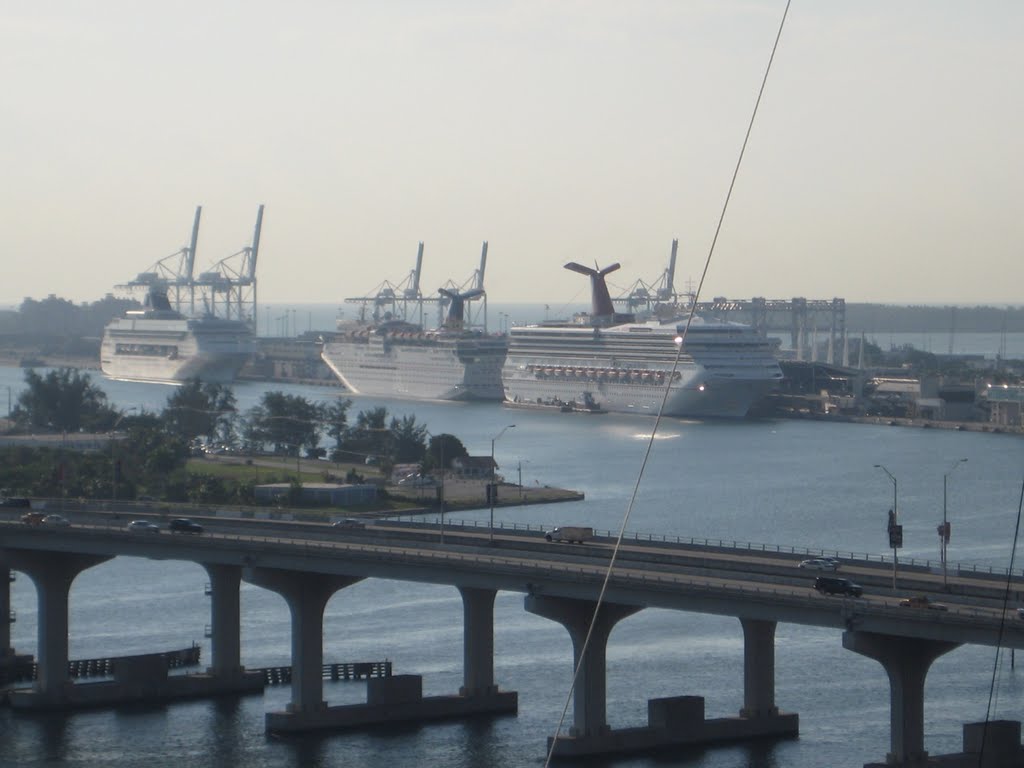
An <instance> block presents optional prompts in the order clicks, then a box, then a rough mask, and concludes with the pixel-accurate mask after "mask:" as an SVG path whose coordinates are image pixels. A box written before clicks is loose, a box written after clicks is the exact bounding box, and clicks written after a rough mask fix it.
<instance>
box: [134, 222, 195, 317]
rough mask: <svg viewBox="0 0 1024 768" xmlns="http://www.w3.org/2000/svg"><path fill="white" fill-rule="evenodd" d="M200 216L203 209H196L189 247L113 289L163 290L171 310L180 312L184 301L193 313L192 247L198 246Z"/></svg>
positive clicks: (193, 260) (193, 248)
mask: <svg viewBox="0 0 1024 768" xmlns="http://www.w3.org/2000/svg"><path fill="white" fill-rule="evenodd" d="M202 213H203V207H202V206H201V205H200V206H196V216H195V219H194V220H193V222H192V237H191V239H190V240H189V244H188V245H186V246H184V247H182V248H181V249H179V250H177V251H175V252H174V253H172V254H170V255H169V256H164V257H163V258H162V259H160V260H159V261H157V262H156V263H155V264H153V265H152V266H150V267H149V268H148V269H146V270H145V271H144V272H140V273H139V274H138V275H136V277H135V279H134V280H130V281H128V282H127V283H121V284H119V285H118V286H117V287H118V288H122V289H125V288H126V289H129V290H131V289H134V288H146V289H147V290H149V289H153V288H159V289H163V290H166V291H167V293H168V299H170V300H171V301H172V302H173V304H174V308H175V309H176V310H178V311H179V312H181V311H182V305H183V304H184V302H185V301H186V300H187V301H188V304H189V313H190V314H194V313H195V291H194V288H193V284H192V271H193V269H194V268H195V262H196V245H197V244H198V242H199V220H200V217H201V216H202Z"/></svg>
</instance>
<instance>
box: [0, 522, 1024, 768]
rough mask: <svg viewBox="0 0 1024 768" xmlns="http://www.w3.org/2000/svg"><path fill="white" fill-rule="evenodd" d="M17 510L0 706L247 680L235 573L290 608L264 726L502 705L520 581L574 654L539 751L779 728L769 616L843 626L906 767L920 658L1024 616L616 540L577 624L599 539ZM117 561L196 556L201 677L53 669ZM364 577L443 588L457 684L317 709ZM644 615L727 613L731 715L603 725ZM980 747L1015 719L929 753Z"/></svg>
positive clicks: (693, 707) (791, 717)
mask: <svg viewBox="0 0 1024 768" xmlns="http://www.w3.org/2000/svg"><path fill="white" fill-rule="evenodd" d="M16 511H17V510H12V511H11V513H10V514H9V515H7V516H6V517H0V610H4V611H9V610H10V583H9V581H10V580H9V572H10V571H19V572H21V573H23V574H25V575H26V576H28V577H29V578H30V579H31V580H32V581H33V582H34V584H35V586H36V590H37V594H38V600H39V611H38V617H39V619H38V622H39V626H38V644H37V645H38V658H37V665H38V674H37V679H36V680H35V682H34V684H33V686H32V688H30V689H23V690H17V689H16V690H14V691H11V692H10V693H9V699H10V702H11V705H12V706H14V707H17V708H20V709H25V710H46V709H73V708H76V707H79V706H96V705H100V704H112V703H120V702H124V701H130V700H137V699H139V698H148V699H150V700H153V699H172V698H176V697H185V696H205V695H213V694H215V693H228V692H237V693H243V692H250V691H259V690H262V686H263V680H262V678H261V676H260V675H258V674H254V673H252V672H251V671H248V670H246V669H245V668H244V667H243V666H242V664H241V652H240V621H241V609H240V599H239V587H240V584H241V582H242V581H243V580H245V581H247V582H249V583H252V584H255V585H258V586H261V587H264V588H266V589H269V590H272V591H274V592H277V593H278V594H280V595H281V596H282V597H283V598H284V599H285V601H286V603H287V605H288V607H289V611H290V615H291V650H292V668H293V674H292V679H291V685H292V690H291V701H290V703H289V704H288V706H287V708H286V709H285V711H281V712H268V713H267V714H266V728H267V730H268V731H272V732H294V731H308V730H316V729H329V728H352V727H359V726H361V725H365V724H371V723H380V722H387V721H393V720H412V721H425V720H429V719H436V718H443V717H447V718H450V717H461V716H468V715H475V714H481V713H502V712H514V711H516V710H517V707H518V697H517V694H516V693H515V692H513V691H502V690H500V689H499V687H498V685H497V684H496V681H495V679H494V599H495V596H496V594H497V592H498V591H499V590H505V591H513V592H520V593H523V594H524V595H525V597H524V607H525V609H526V610H527V611H530V612H532V613H534V614H537V615H539V616H543V617H546V618H549V619H551V620H553V621H556V622H558V623H560V624H562V625H563V626H564V627H565V628H566V630H567V631H568V632H569V635H570V637H571V639H572V644H573V656H574V658H573V662H574V663H578V664H579V665H580V674H579V676H578V678H577V683H576V688H575V691H574V698H573V719H572V726H571V728H570V729H569V731H568V733H567V734H564V735H559V737H558V739H557V742H556V743H555V744H554V747H555V754H556V755H564V756H570V755H585V754H600V753H607V752H623V751H632V750H641V749H652V748H657V747H662V746H668V745H672V744H682V743H687V744H691V743H706V742H712V741H718V742H721V741H729V740H739V739H747V738H754V737H763V736H792V735H796V734H797V732H798V729H799V717H798V714H796V713H785V712H780V711H779V709H778V708H777V706H776V703H775V629H776V625H777V624H778V623H779V622H786V623H796V624H804V625H813V626H821V627H832V628H835V629H837V630H840V631H841V632H842V643H843V647H844V648H847V649H849V650H852V651H854V652H856V653H860V654H863V655H865V656H868V657H870V658H873V659H876V660H877V661H878V662H879V663H880V664H882V666H883V667H884V669H885V670H886V672H887V674H888V678H889V682H890V710H891V711H890V752H889V753H888V754H887V755H886V759H885V762H886V764H889V765H923V764H925V762H926V761H927V759H928V756H927V753H926V752H925V751H924V685H925V678H926V676H927V672H928V669H929V667H930V665H931V664H932V662H933V661H934V660H935V659H937V658H938V657H940V656H941V655H943V654H945V653H948V652H949V651H952V650H954V649H955V648H957V647H959V646H960V645H964V644H980V645H989V646H996V645H1001V646H1003V647H1007V648H1024V621H1021V620H1020V619H1019V618H1017V617H1016V613H1015V612H1007V611H1005V610H1004V596H1005V595H1006V594H1007V589H1008V588H1010V587H1011V586H1012V589H1013V590H1014V592H1019V591H1021V590H1024V579H1022V578H1021V577H1020V576H1019V575H1018V576H1014V577H1013V578H1012V579H1010V580H1009V581H1008V577H1007V576H1006V575H995V574H981V573H973V572H972V573H967V572H959V571H956V570H955V569H953V570H952V571H951V572H950V575H949V577H948V582H949V589H948V590H944V589H943V579H942V576H941V574H935V573H932V572H931V571H930V570H929V569H927V568H923V567H920V566H916V567H915V566H914V565H905V564H904V565H901V569H900V572H899V592H898V593H897V592H896V591H894V590H893V589H892V586H893V585H892V579H893V573H892V570H891V562H890V563H885V562H882V561H881V560H879V559H872V560H867V559H862V560H844V564H843V572H844V575H849V576H850V577H851V578H853V579H855V580H856V581H857V582H858V583H860V584H862V585H863V586H864V587H865V588H866V594H865V595H864V597H862V598H856V599H855V598H843V597H825V596H823V595H820V594H818V593H817V592H815V591H814V590H813V589H812V588H811V586H810V581H811V580H810V579H809V578H808V574H807V572H806V571H802V570H797V569H796V568H795V565H796V563H797V562H798V561H799V560H800V559H802V557H804V556H806V553H797V552H783V551H777V550H768V549H767V548H765V549H754V548H752V547H743V546H735V545H732V546H727V545H725V544H722V543H719V544H718V545H713V544H709V543H706V542H704V543H694V542H671V541H637V540H632V539H630V540H627V541H626V542H624V545H623V548H622V549H621V550H620V553H619V557H618V560H617V563H616V567H615V570H614V572H613V574H612V576H611V578H610V581H609V583H608V589H607V592H606V594H605V599H604V602H603V603H602V605H601V608H600V611H599V612H598V613H597V618H596V621H595V622H594V627H593V629H592V630H590V626H589V625H590V622H591V619H592V617H593V615H594V609H595V607H596V602H595V601H596V599H597V596H598V594H599V592H600V588H601V584H602V582H603V580H604V578H605V570H606V565H607V563H608V560H609V558H610V554H611V551H612V549H611V546H612V541H611V539H609V538H600V537H599V538H597V539H595V540H593V541H591V542H588V543H586V544H584V545H572V544H558V543H554V544H553V543H548V542H546V541H545V540H544V538H543V535H542V534H541V533H540V532H539V531H523V530H509V529H506V528H499V529H494V530H493V531H492V530H491V529H489V528H486V527H479V526H459V525H456V526H452V525H447V526H445V528H444V529H443V535H442V531H441V530H439V529H438V527H437V526H436V525H433V524H431V523H425V522H419V523H415V524H413V523H400V522H384V521H377V522H373V523H368V524H367V525H366V526H364V527H358V526H353V527H346V528H332V527H330V526H328V525H325V524H312V523H297V522H283V521H268V520H250V519H245V520H243V519H238V518H227V517H216V518H203V519H202V523H203V525H204V527H205V531H204V533H202V534H200V535H186V534H172V533H170V532H169V531H167V530H161V531H160V532H159V534H152V533H140V532H133V531H128V530H126V529H125V527H124V520H123V519H121V518H116V517H115V516H113V515H111V514H109V513H104V512H101V511H98V510H97V511H95V512H90V511H89V510H88V507H87V506H86V507H85V508H83V510H82V511H80V512H79V513H78V514H77V515H76V517H75V521H76V524H75V525H73V526H69V527H48V526H29V525H24V524H23V523H21V522H19V520H18V517H17V516H16V515H15V514H13V513H14V512H16ZM132 516H133V517H137V518H144V517H145V516H146V508H145V507H144V506H141V505H140V507H139V510H138V511H137V512H132ZM160 519H161V518H159V517H154V520H156V521H159V520H160ZM119 555H123V556H133V557H142V558H158V559H161V560H183V561H191V562H195V563H199V564H201V565H202V566H203V567H204V568H205V569H206V571H207V573H208V574H209V577H210V589H209V592H210V596H211V624H210V627H211V632H210V640H211V656H212V658H211V664H210V666H209V668H208V669H207V670H206V671H205V672H204V673H203V674H198V675H196V674H189V675H168V674H167V668H166V664H155V665H154V664H153V663H150V662H148V661H144V660H142V659H141V657H140V659H139V660H138V662H137V663H125V664H122V663H121V662H119V663H118V667H117V668H118V675H117V679H115V681H113V682H103V683H72V681H71V680H70V679H69V676H68V602H69V595H70V588H71V584H72V582H73V581H74V579H75V577H76V576H77V575H78V574H79V573H81V572H82V571H83V570H85V569H87V568H90V567H93V566H95V565H98V564H100V563H102V562H105V561H107V560H109V559H111V558H113V557H117V556H119ZM5 571H6V572H8V573H7V574H6V575H5ZM366 578H386V579H397V580H406V581H417V582H428V583H434V584H445V585H451V586H454V587H455V588H457V589H458V590H459V592H460V594H461V596H462V601H463V615H464V626H463V637H464V646H463V662H464V664H463V685H462V687H461V688H460V690H459V691H458V693H457V694H452V695H450V696H434V697H424V696H422V681H421V678H420V677H419V676H415V675H395V676H392V677H384V678H380V679H371V680H369V681H368V683H367V702H366V704H358V705H344V706H328V704H327V703H326V702H325V701H324V700H323V692H324V689H323V673H322V670H323V614H324V609H325V607H326V605H327V602H328V600H329V599H330V598H331V597H332V596H333V595H334V594H335V593H337V592H338V591H339V590H342V589H344V588H345V587H347V586H350V585H352V584H355V583H356V582H358V581H360V580H362V579H366ZM911 592H912V593H915V594H925V595H927V594H932V595H934V596H936V597H939V596H941V599H942V601H943V603H944V604H946V605H947V606H948V610H946V611H934V610H925V609H918V608H907V607H901V606H900V605H899V598H900V597H902V596H904V595H905V594H907V593H911ZM644 608H667V609H672V610H680V611H694V612H700V613H709V614H718V615H725V616H734V617H736V618H737V619H739V623H740V626H741V628H742V632H743V640H744V644H743V669H744V675H743V691H742V697H741V698H740V695H739V692H737V704H738V707H737V709H738V714H737V716H735V717H727V718H716V719H705V717H704V704H703V698H701V697H699V696H675V697H669V698H663V699H652V700H650V701H649V702H648V713H649V722H648V725H647V726H646V727H641V728H624V729H614V728H612V727H611V726H610V724H609V723H608V719H607V712H606V704H605V676H606V659H605V654H606V647H607V641H608V637H609V635H610V633H611V631H612V629H613V627H614V626H615V624H616V623H617V622H618V621H620V620H622V619H623V618H625V617H627V616H630V615H632V614H634V613H636V612H637V611H640V610H643V609H644ZM1011 613H1012V618H1010V615H1011ZM0 624H2V626H0V662H2V661H3V659H4V657H7V658H13V656H14V650H13V649H12V648H11V637H10V625H9V624H7V623H6V622H3V623H0ZM588 631H590V641H589V643H588V644H587V645H586V647H585V648H584V640H585V638H586V636H587V633H588ZM993 726H996V727H995V730H993ZM972 729H974V730H972ZM972 734H973V735H972ZM978 734H980V735H978ZM979 740H982V741H984V742H985V750H986V754H994V753H996V752H999V753H1002V754H1006V755H1009V756H1010V757H1009V758H1008V759H1010V760H1011V762H1008V763H1007V764H1008V765H1009V764H1020V760H1021V757H1022V755H1024V752H1022V750H1021V744H1020V726H1019V723H1016V722H1013V723H1010V722H1002V723H999V724H989V725H988V726H983V725H982V724H977V725H968V726H966V727H965V752H964V754H963V755H960V756H958V757H954V756H947V757H945V758H944V760H956V759H961V760H963V762H955V761H954V762H943V763H942V764H943V765H950V766H954V765H965V766H966V765H973V764H976V760H977V755H976V754H974V750H976V749H977V742H978V741H979ZM993 745H995V748H994V747H993ZM972 754H973V759H974V761H975V762H971V760H972ZM1012 760H1016V761H1017V762H1016V763H1013V762H1012ZM986 764H987V763H986Z"/></svg>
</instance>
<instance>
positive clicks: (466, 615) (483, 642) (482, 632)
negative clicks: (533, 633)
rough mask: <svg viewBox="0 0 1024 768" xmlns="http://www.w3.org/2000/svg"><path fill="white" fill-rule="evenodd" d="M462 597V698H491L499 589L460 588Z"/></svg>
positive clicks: (493, 688)
mask: <svg viewBox="0 0 1024 768" xmlns="http://www.w3.org/2000/svg"><path fill="white" fill-rule="evenodd" d="M459 594H461V595H462V616H463V625H462V638H463V644H462V687H461V688H460V689H459V695H460V696H488V695H491V694H494V693H496V692H497V690H498V687H497V686H496V685H495V684H494V597H495V595H497V590H494V589H479V588H476V587H459Z"/></svg>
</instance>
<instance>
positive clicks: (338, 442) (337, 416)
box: [321, 399, 352, 461]
mask: <svg viewBox="0 0 1024 768" xmlns="http://www.w3.org/2000/svg"><path fill="white" fill-rule="evenodd" d="M351 407H352V401H351V400H349V399H345V400H340V399H339V400H332V401H331V402H330V403H328V404H327V405H325V406H324V407H323V409H322V410H321V414H322V416H323V420H324V424H325V426H326V428H327V436H328V437H329V438H331V440H333V441H334V448H333V449H331V461H341V460H342V459H344V458H345V455H346V451H344V450H343V448H342V446H343V445H344V443H345V441H346V440H347V438H348V431H349V427H348V409H349V408H351Z"/></svg>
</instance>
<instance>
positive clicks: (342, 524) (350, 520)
mask: <svg viewBox="0 0 1024 768" xmlns="http://www.w3.org/2000/svg"><path fill="white" fill-rule="evenodd" d="M331 527H332V528H365V527H366V523H364V522H363V521H362V520H357V519H356V518H354V517H346V518H345V519H344V520H336V521H335V522H333V523H331Z"/></svg>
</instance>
